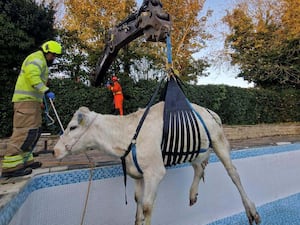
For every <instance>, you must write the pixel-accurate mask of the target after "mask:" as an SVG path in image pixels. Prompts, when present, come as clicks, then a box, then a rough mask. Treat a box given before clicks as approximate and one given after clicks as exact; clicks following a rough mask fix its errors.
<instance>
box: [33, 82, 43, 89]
mask: <svg viewBox="0 0 300 225" xmlns="http://www.w3.org/2000/svg"><path fill="white" fill-rule="evenodd" d="M44 86H45V85H44V84H43V83H39V84H37V85H35V86H34V88H36V89H38V90H41V89H42V88H43V87H44Z"/></svg>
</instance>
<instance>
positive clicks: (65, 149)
mask: <svg viewBox="0 0 300 225" xmlns="http://www.w3.org/2000/svg"><path fill="white" fill-rule="evenodd" d="M192 107H194V109H195V110H196V111H197V112H198V113H199V114H200V115H201V117H202V118H203V120H204V121H205V124H206V126H207V129H208V131H209V133H210V136H211V145H212V149H213V150H214V152H215V153H216V155H217V156H218V157H219V159H220V160H221V162H222V163H223V165H224V167H225V169H226V170H227V173H228V175H229V176H230V178H231V179H232V181H233V183H234V184H235V185H236V187H237V189H238V191H239V193H240V195H241V198H242V202H243V205H244V207H245V210H246V213H247V217H248V220H249V224H253V222H255V223H256V224H259V223H260V216H259V214H258V213H257V211H256V207H255V205H254V203H253V202H251V201H250V199H249V198H248V197H247V194H246V192H245V190H244V188H243V186H242V184H241V181H240V177H239V174H238V173H237V171H236V168H235V167H234V165H233V164H232V161H231V158H230V146H229V144H228V141H227V139H226V137H225V136H224V132H223V129H222V125H221V122H220V119H219V117H218V116H217V115H216V114H215V113H213V112H211V111H208V110H207V109H205V108H203V107H200V106H198V105H195V104H192ZM163 111H164V102H160V103H157V104H155V105H153V106H152V107H151V108H150V111H149V114H148V115H147V117H146V119H145V121H144V124H143V126H142V128H141V130H140V133H139V135H138V138H137V140H136V158H137V161H138V165H139V168H140V169H141V170H142V172H143V173H140V172H139V171H138V169H137V166H136V164H135V163H134V162H133V156H132V154H128V155H127V156H126V160H125V161H126V171H127V173H128V174H129V175H130V176H131V177H132V178H134V179H135V201H136V203H137V210H136V218H135V225H142V224H145V225H151V214H152V210H153V204H154V200H155V198H156V193H157V188H158V185H159V183H160V182H161V180H162V179H163V177H164V175H165V173H166V168H165V165H164V162H163V159H162V152H161V141H162V132H163ZM143 113H144V109H141V110H138V111H137V112H135V113H131V114H129V115H126V116H113V115H102V114H98V113H96V112H92V111H90V110H89V109H88V108H86V107H81V108H80V109H79V110H77V112H76V113H75V114H74V116H73V118H72V120H71V121H70V123H69V124H68V127H67V128H66V130H65V133H64V134H63V135H62V136H61V138H60V139H59V140H58V142H57V144H56V145H55V147H54V151H55V157H56V158H58V159H61V158H63V157H64V156H66V155H67V154H69V153H75V152H81V151H84V150H88V149H99V150H100V151H105V152H107V153H109V154H111V155H112V156H115V157H118V158H120V157H122V156H123V155H124V153H125V152H126V150H127V148H128V146H129V145H130V143H131V141H132V138H133V136H134V133H135V131H136V128H137V126H138V123H139V121H140V118H141V117H142V115H143ZM201 139H203V140H201V141H203V142H204V143H207V135H205V134H204V135H201ZM204 139H205V140H204ZM209 153H210V151H207V152H206V153H202V154H200V155H199V156H198V157H197V158H196V159H195V160H193V161H192V162H191V164H192V166H193V169H194V179H193V182H192V185H191V188H190V194H189V198H190V205H193V204H194V203H196V201H197V192H198V186H199V181H200V179H201V178H203V175H204V168H205V165H206V163H207V161H208V158H209Z"/></svg>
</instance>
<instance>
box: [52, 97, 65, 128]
mask: <svg viewBox="0 0 300 225" xmlns="http://www.w3.org/2000/svg"><path fill="white" fill-rule="evenodd" d="M49 101H50V103H51V106H52V108H53V111H54V113H55V116H56V118H57V121H58V123H59V126H60V129H61V130H62V131H63V132H65V130H64V127H63V125H62V123H61V121H60V119H59V116H58V114H57V111H56V109H55V106H54V104H53V101H52V99H51V98H49Z"/></svg>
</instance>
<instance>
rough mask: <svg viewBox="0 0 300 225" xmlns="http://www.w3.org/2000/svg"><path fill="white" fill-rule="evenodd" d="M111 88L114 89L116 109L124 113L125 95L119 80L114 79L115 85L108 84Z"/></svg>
mask: <svg viewBox="0 0 300 225" xmlns="http://www.w3.org/2000/svg"><path fill="white" fill-rule="evenodd" d="M107 87H108V89H109V90H111V91H112V93H113V95H114V105H115V109H117V110H119V114H120V115H121V116H122V115H123V100H124V96H123V93H122V87H121V85H120V83H119V82H118V81H114V83H113V85H109V86H107Z"/></svg>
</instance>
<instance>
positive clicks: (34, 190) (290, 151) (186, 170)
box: [0, 144, 300, 225]
mask: <svg viewBox="0 0 300 225" xmlns="http://www.w3.org/2000/svg"><path fill="white" fill-rule="evenodd" d="M232 158H233V159H234V160H233V163H234V165H235V166H236V167H237V170H238V172H239V174H240V177H241V181H242V183H243V186H244V188H245V190H246V192H247V194H248V196H249V198H250V199H251V200H252V201H253V202H254V203H255V204H256V206H257V210H258V212H259V213H260V216H261V219H262V223H261V224H262V225H285V224H288V225H299V224H300V201H299V200H300V199H299V198H300V192H299V191H300V179H299V174H300V166H299V162H300V144H293V145H286V146H276V147H271V148H257V149H251V150H250V149H248V150H245V151H236V152H232ZM89 175H90V171H89V170H79V171H69V172H64V173H57V174H49V175H43V176H38V177H36V178H34V179H33V181H32V182H31V186H30V185H29V186H28V187H27V189H30V191H28V190H27V189H26V188H25V190H23V192H21V193H20V194H19V195H18V196H17V198H22V197H23V198H24V203H23V204H22V202H21V201H19V202H21V203H20V204H21V206H19V210H18V211H17V212H16V213H15V214H14V216H13V218H12V219H11V221H10V222H9V223H1V221H3V220H1V218H3V217H1V216H0V224H1V225H7V224H9V225H21V224H24V221H26V224H30V225H56V224H57V225H74V224H81V221H83V223H82V224H85V225H130V224H134V216H135V202H134V199H133V196H134V188H133V180H132V179H128V185H127V197H128V205H126V204H125V191H124V184H123V177H122V170H121V167H120V166H113V167H103V168H97V169H95V170H94V171H93V175H94V178H93V179H94V180H93V181H92V183H91V186H90V191H89V195H88V202H87V207H86V211H85V213H84V205H85V201H86V197H87V193H88V184H89V182H88V179H89ZM192 179H193V173H192V168H191V167H190V166H183V167H178V168H173V169H169V170H168V172H167V175H166V177H165V178H164V180H163V181H162V183H161V185H160V187H159V191H158V194H157V200H156V204H155V208H154V212H153V219H152V224H153V225H205V224H209V225H225V224H226V225H228V224H230V225H234V224H236V225H244V224H245V225H246V224H248V219H247V217H246V214H245V212H244V208H243V205H242V202H241V199H240V195H239V193H238V191H237V189H236V188H235V186H234V185H233V183H232V181H231V179H230V178H229V176H228V175H227V172H226V171H225V169H224V167H223V165H222V164H221V163H220V162H219V161H218V160H216V158H215V156H213V157H211V160H210V163H209V165H208V167H207V169H206V174H205V183H203V182H201V183H200V186H199V196H198V202H197V203H196V204H195V205H194V206H192V207H190V206H189V199H188V196H189V188H190V185H191V182H192ZM27 192H29V193H27ZM4 213H5V212H4ZM2 215H4V214H2Z"/></svg>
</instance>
